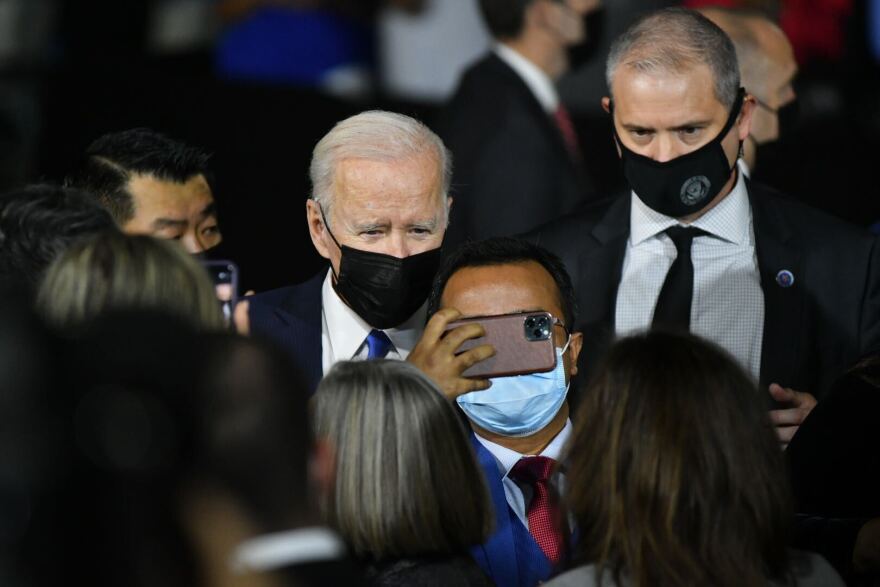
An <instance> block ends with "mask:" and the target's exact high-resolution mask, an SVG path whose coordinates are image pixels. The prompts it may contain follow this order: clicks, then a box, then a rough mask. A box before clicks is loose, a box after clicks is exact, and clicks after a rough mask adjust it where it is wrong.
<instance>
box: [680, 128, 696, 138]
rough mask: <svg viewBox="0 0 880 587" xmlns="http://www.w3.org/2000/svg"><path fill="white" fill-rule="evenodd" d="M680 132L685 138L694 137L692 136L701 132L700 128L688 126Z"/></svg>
mask: <svg viewBox="0 0 880 587" xmlns="http://www.w3.org/2000/svg"><path fill="white" fill-rule="evenodd" d="M678 132H679V133H681V134H682V135H684V136H690V137H692V136H694V135H696V134H697V133H698V132H700V127H698V126H687V127H685V128H682V129H679V131H678Z"/></svg>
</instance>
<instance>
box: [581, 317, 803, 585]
mask: <svg viewBox="0 0 880 587" xmlns="http://www.w3.org/2000/svg"><path fill="white" fill-rule="evenodd" d="M583 401H584V403H583V404H582V405H581V407H580V409H579V411H578V414H577V418H576V424H575V433H574V435H573V436H572V439H571V442H570V446H569V447H568V455H569V468H568V481H567V483H566V486H567V487H568V488H569V491H568V495H567V500H568V502H569V505H570V507H571V511H572V513H573V515H574V517H575V519H576V521H577V524H578V528H579V530H580V540H579V543H578V559H579V561H580V562H586V563H594V564H596V566H597V572H598V573H601V572H602V571H603V570H605V571H610V572H611V573H612V574H613V576H614V578H615V580H617V584H621V583H620V578H621V576H622V575H626V577H627V578H628V580H629V582H631V583H632V585H634V586H635V587H642V586H645V585H718V586H733V585H766V584H767V581H768V580H779V579H783V578H784V577H785V575H786V573H787V569H788V565H787V562H788V561H787V555H786V543H787V537H788V536H787V532H788V526H789V523H790V518H791V515H792V506H791V505H790V504H791V498H790V494H789V488H788V485H787V482H786V477H785V475H784V472H783V460H782V451H781V450H780V448H779V443H778V440H777V439H776V435H775V433H774V431H773V427H772V424H771V422H770V418H769V417H768V415H767V412H766V408H767V402H766V399H765V397H764V394H762V393H761V392H760V390H759V389H758V387H757V386H756V385H755V384H754V382H753V381H752V380H751V379H750V378H749V377H748V375H746V374H745V372H743V370H742V369H741V368H740V367H739V366H738V365H737V364H736V363H735V362H734V360H733V359H732V358H730V357H729V356H728V355H727V354H726V353H725V352H724V351H722V350H721V349H720V348H717V347H715V346H714V345H712V344H710V343H708V342H705V341H703V340H701V339H699V338H697V337H695V336H692V335H689V334H671V333H664V332H656V331H655V332H649V333H646V334H642V335H638V336H634V337H631V338H625V339H622V340H620V341H619V342H617V343H616V344H615V345H614V346H613V347H612V348H611V349H610V351H609V352H608V354H607V356H606V357H605V358H604V360H603V362H602V363H601V364H600V366H599V369H598V371H597V375H596V378H595V379H594V381H593V382H592V384H591V386H590V387H589V388H588V390H587V393H586V394H585V396H584V400H583Z"/></svg>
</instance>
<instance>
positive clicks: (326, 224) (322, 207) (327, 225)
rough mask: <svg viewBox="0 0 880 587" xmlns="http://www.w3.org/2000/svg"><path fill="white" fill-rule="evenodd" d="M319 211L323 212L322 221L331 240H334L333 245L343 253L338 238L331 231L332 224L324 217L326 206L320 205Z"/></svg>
mask: <svg viewBox="0 0 880 587" xmlns="http://www.w3.org/2000/svg"><path fill="white" fill-rule="evenodd" d="M318 210H319V211H320V212H321V220H322V221H323V222H324V228H326V229H327V234H329V235H330V238H331V239H333V243H334V244H335V245H336V248H338V249H339V250H340V251H341V250H342V245H340V244H339V241H338V240H336V237H335V236H333V231H332V230H330V223H329V222H327V217H326V216H324V206H322V205H321V204H318Z"/></svg>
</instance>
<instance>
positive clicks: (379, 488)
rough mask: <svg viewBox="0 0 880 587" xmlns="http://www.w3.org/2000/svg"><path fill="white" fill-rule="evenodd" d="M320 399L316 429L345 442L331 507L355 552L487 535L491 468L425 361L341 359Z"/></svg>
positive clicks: (379, 553)
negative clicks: (487, 471) (422, 366)
mask: <svg viewBox="0 0 880 587" xmlns="http://www.w3.org/2000/svg"><path fill="white" fill-rule="evenodd" d="M314 405H315V412H314V413H315V418H314V424H315V432H316V434H317V436H318V438H322V439H327V440H328V441H329V442H330V444H331V445H332V446H333V447H334V448H335V450H336V463H337V465H336V482H335V490H334V491H333V492H331V495H330V496H329V497H328V499H326V501H325V513H326V515H327V518H328V521H329V522H330V524H331V525H332V526H334V527H335V528H336V529H337V530H338V531H339V533H340V534H341V535H342V537H343V538H344V539H346V541H347V542H348V543H349V545H350V546H351V548H352V550H353V551H354V554H356V555H357V556H359V557H361V558H363V559H366V560H372V561H386V560H389V559H390V560H393V559H399V558H405V557H412V556H425V555H449V554H457V553H463V552H466V550H467V548H468V547H470V546H472V545H475V544H481V543H482V542H484V540H485V538H486V536H487V533H488V530H489V529H490V526H491V523H492V521H491V506H490V502H489V497H488V493H487V491H486V487H485V484H484V482H483V475H482V472H481V471H480V469H479V467H478V465H477V462H476V459H475V458H474V455H473V451H472V449H471V447H470V444H469V443H468V440H467V437H466V435H465V431H464V427H463V425H462V423H461V421H460V420H459V418H458V416H457V414H456V413H455V410H454V408H453V406H452V405H451V404H450V403H449V402H448V400H446V398H445V397H444V396H443V395H442V394H441V393H440V391H439V390H438V389H437V388H436V386H435V385H434V384H433V383H432V382H431V381H430V380H429V379H428V378H427V377H426V376H425V375H423V374H422V373H421V372H420V371H418V369H416V368H415V367H413V366H412V365H410V364H408V363H405V362H401V361H384V360H383V361H361V362H342V363H337V364H336V365H335V366H334V367H333V369H332V370H331V371H330V372H329V373H328V374H327V376H326V377H324V379H323V381H322V382H321V385H320V386H319V387H318V392H317V394H316V395H315V397H314ZM451 480H454V482H455V487H456V490H455V491H448V484H449V483H450V481H451Z"/></svg>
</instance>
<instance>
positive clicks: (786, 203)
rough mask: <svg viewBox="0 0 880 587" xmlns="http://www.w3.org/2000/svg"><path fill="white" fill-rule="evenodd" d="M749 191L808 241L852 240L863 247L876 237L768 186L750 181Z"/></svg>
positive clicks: (754, 198)
mask: <svg viewBox="0 0 880 587" xmlns="http://www.w3.org/2000/svg"><path fill="white" fill-rule="evenodd" d="M749 191H750V192H752V199H753V201H754V200H760V203H762V204H765V205H767V206H768V207H770V208H774V209H776V210H777V211H778V212H779V213H780V215H781V216H782V217H783V218H785V220H786V221H787V222H789V223H790V224H791V225H792V226H793V227H794V228H795V229H797V230H798V232H800V233H804V234H806V236H808V237H810V236H813V237H822V238H823V239H826V240H827V239H829V238H832V239H834V238H840V239H854V240H863V241H864V242H866V243H870V242H873V241H874V238H875V237H874V236H873V235H871V234H870V233H869V232H868V231H867V230H865V229H864V228H862V227H859V226H856V225H854V224H851V223H849V222H847V221H845V220H843V219H841V218H837V217H836V216H832V215H831V214H828V213H827V212H824V211H822V210H819V209H817V208H814V207H812V206H810V205H808V204H805V203H803V202H801V201H799V200H798V199H797V198H794V197H792V196H790V195H788V194H785V193H783V192H780V191H779V190H777V189H775V188H772V187H770V186H768V185H765V184H762V183H758V182H753V181H750V182H749ZM753 205H754V204H753Z"/></svg>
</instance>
